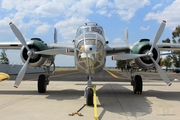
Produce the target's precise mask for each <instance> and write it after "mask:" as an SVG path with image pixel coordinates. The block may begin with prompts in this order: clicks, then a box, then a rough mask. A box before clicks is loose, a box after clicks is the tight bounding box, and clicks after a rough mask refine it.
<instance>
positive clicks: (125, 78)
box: [106, 70, 130, 80]
mask: <svg viewBox="0 0 180 120" xmlns="http://www.w3.org/2000/svg"><path fill="white" fill-rule="evenodd" d="M106 72H108V73H109V74H110V75H111V76H113V77H114V78H116V79H124V80H130V79H129V78H127V77H119V76H117V75H115V74H113V73H112V72H110V71H109V70H106Z"/></svg>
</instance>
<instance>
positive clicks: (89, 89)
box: [84, 75, 94, 106]
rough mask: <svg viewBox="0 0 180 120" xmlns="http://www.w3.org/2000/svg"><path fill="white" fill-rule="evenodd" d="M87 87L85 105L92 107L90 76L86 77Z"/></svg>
mask: <svg viewBox="0 0 180 120" xmlns="http://www.w3.org/2000/svg"><path fill="white" fill-rule="evenodd" d="M87 78H88V86H87V87H86V89H85V91H84V92H85V97H86V105H88V106H92V105H93V94H94V92H93V86H92V76H90V75H89V76H88V77H87Z"/></svg>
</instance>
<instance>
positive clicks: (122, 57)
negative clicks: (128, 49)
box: [112, 54, 147, 60]
mask: <svg viewBox="0 0 180 120" xmlns="http://www.w3.org/2000/svg"><path fill="white" fill-rule="evenodd" d="M144 56H147V55H146V54H119V55H114V56H112V60H128V59H134V58H139V57H144Z"/></svg>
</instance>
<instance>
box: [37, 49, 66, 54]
mask: <svg viewBox="0 0 180 120" xmlns="http://www.w3.org/2000/svg"><path fill="white" fill-rule="evenodd" d="M63 53H66V50H64V49H50V50H43V51H37V52H34V54H42V55H57V54H63Z"/></svg>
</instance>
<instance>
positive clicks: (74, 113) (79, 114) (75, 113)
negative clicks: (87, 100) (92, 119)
mask: <svg viewBox="0 0 180 120" xmlns="http://www.w3.org/2000/svg"><path fill="white" fill-rule="evenodd" d="M85 106H86V104H84V105H83V106H82V107H81V108H80V109H79V110H78V111H77V112H73V113H71V114H69V116H74V115H78V116H84V115H82V114H81V113H80V111H81V110H82V109H83V108H84V107H85Z"/></svg>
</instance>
